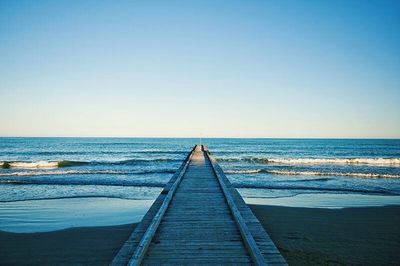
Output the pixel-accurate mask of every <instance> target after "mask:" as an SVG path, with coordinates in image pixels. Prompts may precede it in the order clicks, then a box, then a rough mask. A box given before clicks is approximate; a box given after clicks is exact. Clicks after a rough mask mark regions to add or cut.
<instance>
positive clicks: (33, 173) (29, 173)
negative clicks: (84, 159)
mask: <svg viewBox="0 0 400 266" xmlns="http://www.w3.org/2000/svg"><path fill="white" fill-rule="evenodd" d="M74 174H77V175H88V174H124V172H118V171H112V170H103V171H89V170H66V171H23V172H22V171H21V172H12V173H0V176H42V175H74Z"/></svg>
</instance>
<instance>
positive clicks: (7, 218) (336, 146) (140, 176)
mask: <svg viewBox="0 0 400 266" xmlns="http://www.w3.org/2000/svg"><path fill="white" fill-rule="evenodd" d="M199 143H201V144H204V145H207V146H208V148H209V150H210V152H211V153H212V154H213V155H214V156H215V157H216V159H217V161H218V163H219V164H220V166H221V167H222V169H223V170H224V172H225V174H226V176H227V177H228V179H229V180H230V181H231V182H232V184H233V185H234V186H235V187H236V188H237V189H238V191H239V192H240V194H241V195H242V196H243V197H244V199H245V201H246V202H248V203H251V204H267V205H278V206H288V207H316V208H344V207H360V206H361V207H362V206H384V205H393V204H394V205H399V204H400V140H389V139H223V138H215V139H213V138H206V139H204V138H203V139H198V138H192V139H184V138H0V230H4V231H10V232H36V231H51V230H58V229H63V228H68V227H76V226H98V225H113V224H124V223H130V222H135V221H136V222H137V221H140V219H141V217H142V216H143V214H144V213H145V212H146V211H147V209H148V208H149V207H150V206H151V204H152V202H153V201H154V200H155V198H156V197H157V196H158V194H159V193H160V192H161V190H162V188H163V186H164V185H165V184H166V183H167V182H168V180H169V179H170V178H171V177H172V175H173V174H174V172H175V171H176V170H177V169H178V168H179V166H180V165H181V163H182V162H183V160H184V159H185V157H186V155H187V154H188V152H189V151H190V150H191V148H192V147H193V146H194V145H195V144H199Z"/></svg>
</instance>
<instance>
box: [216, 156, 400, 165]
mask: <svg viewBox="0 0 400 266" xmlns="http://www.w3.org/2000/svg"><path fill="white" fill-rule="evenodd" d="M218 160H219V161H227V162H235V161H245V162H255V163H265V164H268V163H277V164H353V165H354V164H365V165H376V166H396V167H399V166H400V158H258V157H244V158H219V159H218Z"/></svg>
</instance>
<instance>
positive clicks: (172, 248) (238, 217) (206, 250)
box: [111, 145, 287, 265]
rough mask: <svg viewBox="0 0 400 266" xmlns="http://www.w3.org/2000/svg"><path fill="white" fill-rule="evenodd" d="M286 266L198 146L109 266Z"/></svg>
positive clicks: (240, 200)
mask: <svg viewBox="0 0 400 266" xmlns="http://www.w3.org/2000/svg"><path fill="white" fill-rule="evenodd" d="M141 264H143V265H148V264H153V265H171V264H175V265H189V264H190V265H195V264H203V265H205V264H207V265H210V264H213V265H227V264H230V265H239V264H242V265H250V264H252V265H287V264H286V262H285V260H284V258H283V257H282V256H281V254H280V253H279V251H278V249H277V248H276V246H275V245H274V243H273V242H272V240H271V239H270V237H269V236H268V234H267V233H266V232H265V230H264V228H263V227H262V226H261V224H260V222H259V221H258V220H257V218H256V217H255V216H254V214H253V213H252V211H251V210H250V208H249V207H248V206H247V205H246V204H245V202H244V201H243V199H242V197H241V196H240V194H239V193H238V192H237V190H236V189H235V188H234V187H233V186H232V185H231V183H230V182H229V180H228V179H227V178H226V176H225V174H224V173H223V171H222V169H221V168H220V167H219V165H218V164H217V162H216V161H215V159H214V158H213V156H212V155H210V153H209V151H208V149H207V148H206V147H205V146H203V145H196V146H195V147H194V148H193V150H192V151H191V152H190V153H189V155H188V156H187V158H186V159H185V161H184V162H183V164H182V165H181V167H180V168H179V169H178V171H177V172H176V173H175V174H174V176H173V177H172V178H171V180H170V181H169V182H168V183H167V185H166V186H165V187H164V189H163V191H162V192H161V194H160V195H159V196H158V198H157V199H156V200H155V202H154V203H153V205H152V206H151V208H150V209H149V211H148V212H147V213H146V215H145V216H144V218H143V220H142V221H141V222H140V223H139V225H138V226H137V227H136V229H135V230H134V231H133V233H132V234H131V236H130V237H129V239H128V240H127V241H126V242H125V244H124V245H123V246H122V248H121V249H120V250H119V252H118V253H117V255H116V256H115V258H114V259H113V261H112V262H111V265H141Z"/></svg>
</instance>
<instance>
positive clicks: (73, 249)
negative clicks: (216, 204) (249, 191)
mask: <svg viewBox="0 0 400 266" xmlns="http://www.w3.org/2000/svg"><path fill="white" fill-rule="evenodd" d="M250 207H251V208H252V210H253V212H254V213H255V214H256V216H257V218H258V219H259V220H260V222H261V223H262V225H263V226H264V228H265V229H266V230H267V232H268V233H269V234H270V236H271V238H272V239H273V241H274V242H275V244H276V245H277V246H278V247H279V249H280V251H281V252H282V255H283V256H284V257H285V259H286V260H287V262H288V263H289V264H290V265H327V264H329V265H341V264H356V265H361V264H362V265H398V262H399V261H400V207H399V206H387V207H363V208H346V209H316V208H291V207H275V206H263V205H250ZM134 226H135V225H122V226H108V227H85V228H72V229H66V230H61V231H55V232H48V233H27V234H17V233H6V232H1V233H0V264H1V265H32V264H36V265H37V264H40V265H108V263H109V262H110V261H111V260H112V259H113V257H114V255H115V254H116V253H117V252H118V250H119V248H120V247H121V246H122V244H123V243H124V241H125V240H126V239H127V238H128V236H129V235H130V234H131V232H132V230H133V228H134Z"/></svg>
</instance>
